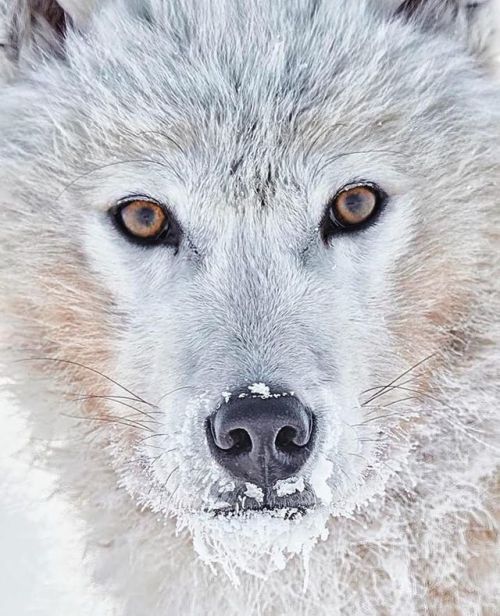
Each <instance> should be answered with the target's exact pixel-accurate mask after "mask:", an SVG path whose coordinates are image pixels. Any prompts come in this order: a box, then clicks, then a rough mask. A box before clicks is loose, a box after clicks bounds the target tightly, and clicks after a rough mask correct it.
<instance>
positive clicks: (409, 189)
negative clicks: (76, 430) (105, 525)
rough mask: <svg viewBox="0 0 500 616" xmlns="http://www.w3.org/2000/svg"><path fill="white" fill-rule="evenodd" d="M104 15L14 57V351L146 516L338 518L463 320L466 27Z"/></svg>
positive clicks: (4, 182)
mask: <svg viewBox="0 0 500 616" xmlns="http://www.w3.org/2000/svg"><path fill="white" fill-rule="evenodd" d="M21 4H23V3H21ZM28 4H29V3H28ZM35 4H36V3H35ZM381 4H382V5H383V6H382V5H381ZM387 4H388V5H389V4H391V3H387ZM49 5H50V6H49ZM102 5H103V6H102V7H101V8H100V9H99V10H97V9H96V11H95V14H94V16H93V18H92V19H89V20H87V21H85V20H83V21H81V22H79V21H78V20H76V21H77V23H76V26H74V29H72V27H71V25H70V20H69V18H68V16H67V15H66V16H65V15H64V13H63V11H62V10H60V9H59V8H58V7H56V6H55V4H54V3H50V2H49V3H43V2H42V3H41V5H40V6H38V7H37V6H35V7H34V8H32V11H33V12H32V14H31V26H30V28H31V39H30V40H28V39H27V37H28V34H26V28H24V29H22V28H19V30H18V31H17V32H16V33H15V34H16V35H14V36H12V37H11V42H10V44H11V45H12V48H11V51H12V52H13V54H14V55H17V68H16V69H15V71H16V72H15V75H14V77H12V79H11V82H10V84H9V85H5V86H4V88H3V90H2V92H1V94H0V125H1V130H0V132H1V134H2V142H1V145H0V156H1V164H0V168H1V171H0V185H1V189H0V190H1V192H0V196H1V206H2V212H1V214H2V221H1V227H2V231H1V234H2V236H1V237H2V240H1V241H2V248H3V251H2V252H3V254H2V261H3V264H2V268H3V271H2V279H3V284H4V288H5V291H4V293H5V294H6V302H5V303H6V308H5V310H6V311H7V312H8V314H9V315H10V317H11V318H12V319H14V325H13V327H12V331H11V333H10V336H11V338H10V339H11V341H12V343H11V344H12V345H13V346H14V347H15V350H16V351H19V352H21V358H22V359H25V360H29V361H26V362H25V363H23V364H22V365H23V366H24V370H26V373H27V375H28V378H32V376H33V375H34V374H36V373H37V372H39V371H40V369H42V370H43V372H44V374H46V375H49V376H50V377H51V379H52V386H51V389H52V391H53V393H55V394H56V395H58V396H59V400H62V399H63V397H64V394H65V393H66V394H67V392H68V391H71V392H72V393H73V394H75V395H76V397H78V398H79V400H80V404H81V409H80V413H74V408H73V406H71V405H73V404H74V400H72V401H69V400H67V401H66V402H65V403H64V405H65V406H64V409H65V410H67V409H68V408H70V409H71V410H72V411H73V414H76V415H80V416H81V417H82V424H83V426H84V428H85V429H86V430H88V428H89V427H98V433H99V435H100V437H101V441H100V442H101V443H104V444H105V445H106V446H107V448H108V450H109V452H110V462H111V464H112V465H113V467H114V468H115V470H116V473H117V477H118V478H117V482H119V483H120V485H122V486H124V487H125V488H126V489H127V490H129V492H130V493H131V495H132V496H133V499H134V500H135V501H136V502H138V503H140V504H141V505H145V506H146V507H148V508H151V509H153V510H155V511H158V512H161V513H162V514H165V515H168V514H171V513H175V514H176V515H177V516H179V518H180V519H184V520H186V519H189V520H198V521H199V520H203V521H204V522H203V523H206V525H210V524H211V523H213V521H214V520H218V521H221V520H223V519H226V520H228V519H229V520H234V518H235V517H236V518H241V519H242V520H243V519H244V520H247V522H248V524H251V521H252V519H255V517H259V516H262V517H263V518H264V517H265V516H267V517H269V516H271V517H273V516H274V517H275V518H276V519H277V520H278V522H277V524H278V525H279V524H283V525H285V524H286V523H287V522H286V521H285V520H284V519H283V518H298V519H299V522H297V524H301V523H303V524H305V523H306V521H307V519H309V516H313V515H316V514H315V511H323V512H327V513H334V514H336V515H345V514H348V513H350V512H351V511H352V510H353V508H354V507H356V506H362V504H363V503H364V502H365V500H366V499H367V498H368V497H369V496H370V495H371V494H372V493H373V492H375V491H382V490H383V489H384V484H385V481H386V478H387V476H388V475H389V474H390V473H392V472H394V471H395V470H397V468H398V465H399V464H400V463H401V461H402V460H403V459H404V457H405V456H407V455H412V454H411V453H410V450H411V443H412V435H414V434H416V431H417V430H418V426H419V425H420V424H421V423H422V422H423V421H427V417H428V415H429V412H428V409H429V407H430V400H431V399H433V397H434V395H433V394H432V387H433V386H435V384H436V383H437V382H438V381H439V378H440V377H441V376H443V374H444V369H445V367H451V366H452V365H453V361H454V358H455V357H456V356H457V355H458V354H460V353H461V352H462V351H463V348H464V345H465V344H466V342H467V339H468V336H469V333H470V332H471V331H472V330H473V329H474V327H475V326H476V322H477V320H478V313H477V309H476V303H477V288H478V285H479V284H480V281H479V278H478V276H479V273H478V272H479V266H480V263H481V259H482V254H483V251H484V244H485V239H484V238H485V229H486V228H487V226H488V225H489V224H491V218H492V216H493V204H494V196H495V195H494V188H493V179H492V176H493V174H494V173H497V174H498V159H497V158H495V157H496V156H497V152H496V143H497V130H498V113H497V110H498V109H499V106H498V104H497V102H496V101H495V100H494V96H495V94H494V93H493V91H492V90H490V87H489V85H488V80H487V78H486V77H485V70H486V69H485V68H484V66H480V59H479V58H478V57H476V58H474V57H473V54H472V51H471V50H470V49H469V50H467V46H469V47H472V45H473V44H474V45H475V46H476V49H475V50H474V51H480V49H478V48H479V47H480V43H479V42H478V39H477V37H476V39H474V40H472V39H471V38H470V37H469V38H468V33H469V32H470V30H471V29H472V25H471V22H470V21H467V19H468V20H475V19H479V17H478V16H476V13H480V12H481V10H482V8H481V7H477V8H476V9H474V10H472V9H467V10H466V9H462V8H460V9H458V10H457V11H456V10H455V9H457V7H456V6H453V7H451V6H450V5H449V4H448V3H445V2H442V3H425V2H422V3H410V2H406V3H405V4H404V5H403V6H402V7H400V10H399V11H397V12H395V8H397V7H393V6H390V7H388V6H386V5H385V4H384V3H378V2H365V1H360V2H352V1H349V2H347V1H346V2H344V1H341V0H339V1H337V2H316V1H314V2H313V1H306V0H304V1H298V0H297V1H293V2H288V1H287V2H272V3H269V2H261V1H260V0H251V1H249V2H245V3H236V2H227V3H226V2H222V3H220V2H215V1H214V2H209V3H203V4H201V5H199V3H194V2H190V1H188V0H183V1H181V0H176V1H167V0H165V1H161V0H154V1H151V2H144V3H135V4H134V3H131V2H130V3H127V2H118V1H116V2H113V1H111V2H105V3H102ZM132 5H133V6H132ZM437 5H439V6H437ZM137 7H139V8H137ZM49 9H50V10H49ZM56 9H57V10H56ZM44 10H45V11H46V12H45V13H43V11H44ZM23 11H24V12H23ZM27 11H28V8H27V7H26V6H21V5H20V8H18V12H17V22H16V20H14V22H16V23H18V24H19V22H20V21H21V18H22V15H24V16H26V15H27V14H28V13H27ZM37 11H38V12H37ZM42 13H43V15H42ZM74 17H76V16H74ZM47 20H49V21H51V24H50V26H51V27H49V24H48V23H47ZM429 23H430V25H429ZM77 26H78V27H79V30H77V29H76V27H77ZM451 31H454V32H455V33H456V31H458V32H459V34H458V35H456V37H455V39H452V37H451V35H450V34H449V33H450V32H451ZM63 34H65V39H64V40H62V39H61V37H62V36H63ZM23 36H24V38H23ZM480 42H482V41H480ZM481 49H482V48H481ZM492 109H493V110H495V111H494V112H493V111H492ZM494 114H495V116H494ZM482 316H484V315H482ZM54 412H59V411H58V410H57V409H54ZM81 446H82V447H85V446H89V447H90V445H85V444H82V445H81ZM391 462H392V463H391ZM130 506H131V507H132V506H135V505H134V504H133V502H132V501H131V505H130ZM264 511H266V512H267V513H266V514H265V516H264V513H263V512H264ZM250 512H251V513H250ZM300 520H302V522H301V521H300ZM221 523H222V522H221ZM238 528H240V529H241V528H242V526H241V525H240V526H239V527H238Z"/></svg>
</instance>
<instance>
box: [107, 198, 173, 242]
mask: <svg viewBox="0 0 500 616" xmlns="http://www.w3.org/2000/svg"><path fill="white" fill-rule="evenodd" d="M110 214H111V216H112V217H113V219H114V222H115V224H116V226H117V227H118V228H119V229H120V231H121V232H122V233H123V234H124V235H125V236H126V237H127V238H128V239H130V240H132V241H134V242H136V243H140V244H146V245H151V244H168V245H172V246H178V244H179V240H180V235H181V234H180V227H179V225H178V224H177V223H176V221H175V220H174V218H173V216H172V215H171V214H170V213H169V212H168V210H167V208H165V207H164V206H163V205H161V204H160V203H157V202H156V201H152V200H149V199H146V198H143V197H131V198H130V199H126V200H123V201H121V202H119V203H118V205H116V206H114V207H113V208H111V210H110Z"/></svg>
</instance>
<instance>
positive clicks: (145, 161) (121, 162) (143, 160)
mask: <svg viewBox="0 0 500 616" xmlns="http://www.w3.org/2000/svg"><path fill="white" fill-rule="evenodd" d="M130 163H142V164H148V165H159V166H160V167H163V168H167V169H168V168H169V167H168V165H166V164H165V163H162V162H160V161H158V160H151V159H147V158H131V159H129V160H118V161H114V162H112V163H107V164H106V165H101V166H99V167H95V168H94V169H90V170H89V171H86V172H85V173H82V174H80V175H79V176H77V177H76V178H74V179H73V180H71V182H69V183H68V184H66V185H65V186H64V188H63V189H62V190H61V192H60V193H59V194H58V195H57V196H56V201H59V199H60V198H61V197H62V196H63V195H64V193H65V192H66V191H67V190H69V189H70V188H71V187H72V186H74V185H75V184H76V183H78V182H79V181H80V180H81V179H83V178H86V177H88V176H89V175H92V174H93V173H97V171H102V170H103V169H108V168H109V167H116V166H117V165H126V164H130Z"/></svg>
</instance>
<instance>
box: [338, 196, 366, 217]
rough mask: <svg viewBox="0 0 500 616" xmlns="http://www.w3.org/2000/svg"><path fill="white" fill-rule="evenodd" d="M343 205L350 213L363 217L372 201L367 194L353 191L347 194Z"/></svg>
mask: <svg viewBox="0 0 500 616" xmlns="http://www.w3.org/2000/svg"><path fill="white" fill-rule="evenodd" d="M345 206H346V208H347V209H348V210H349V212H350V213H351V214H354V215H355V216H359V217H363V216H366V215H367V214H369V213H370V209H371V206H372V202H371V199H370V198H369V197H368V196H367V195H363V194H361V193H354V194H351V195H347V197H346V199H345Z"/></svg>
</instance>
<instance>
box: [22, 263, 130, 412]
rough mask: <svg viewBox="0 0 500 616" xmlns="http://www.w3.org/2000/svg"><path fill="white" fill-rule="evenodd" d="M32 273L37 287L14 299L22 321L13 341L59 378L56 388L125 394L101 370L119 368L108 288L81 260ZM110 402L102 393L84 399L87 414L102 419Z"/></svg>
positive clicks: (32, 365) (32, 364) (32, 368)
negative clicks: (99, 282) (88, 270)
mask: <svg viewBox="0 0 500 616" xmlns="http://www.w3.org/2000/svg"><path fill="white" fill-rule="evenodd" d="M33 276H36V286H35V285H33V286H32V287H30V289H29V291H27V290H26V289H23V290H21V292H20V295H19V296H16V297H12V298H11V299H10V303H11V308H10V310H11V311H12V313H13V314H15V315H16V319H18V320H19V321H20V324H19V326H18V327H17V328H14V332H13V334H12V337H13V344H14V345H15V346H16V348H18V349H19V350H20V352H21V353H22V358H23V359H26V360H27V365H28V371H29V372H32V373H38V374H40V373H41V374H43V375H48V376H50V377H52V378H54V379H55V382H56V383H57V386H56V387H57V389H59V390H60V392H61V393H62V392H64V394H66V393H68V395H70V396H73V394H74V396H78V397H80V396H81V397H84V396H108V395H112V394H114V395H119V394H120V393H123V392H118V393H117V388H116V386H114V385H113V384H112V383H111V382H110V381H109V380H108V379H106V378H105V377H103V376H101V375H99V374H98V373H102V374H103V375H109V376H110V377H113V376H114V370H115V362H114V349H113V344H114V341H116V338H117V331H116V326H115V327H113V321H116V320H117V317H116V316H115V317H114V319H113V315H112V306H113V302H112V298H111V297H110V296H109V294H108V292H107V291H106V290H105V289H103V288H102V287H101V286H100V285H99V284H98V283H97V282H96V281H95V280H93V279H92V277H91V275H90V274H89V273H87V272H86V271H85V269H84V268H82V266H81V264H68V263H66V264H63V263H60V264H57V265H51V266H47V267H44V268H40V269H39V270H38V271H37V272H36V273H35V272H33ZM21 297H22V300H21V299H20V298H21ZM33 358H36V359H33ZM84 366H86V367H84ZM89 368H90V369H89ZM74 396H73V397H74ZM107 406H108V405H107V404H106V403H105V401H104V400H103V399H102V398H97V397H93V398H89V399H87V400H82V404H81V408H82V409H83V410H84V411H85V413H88V414H89V415H93V416H97V417H101V418H103V417H106V416H108V415H109V410H108V408H107Z"/></svg>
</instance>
